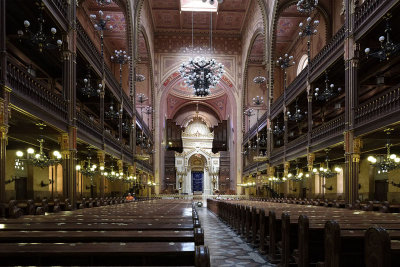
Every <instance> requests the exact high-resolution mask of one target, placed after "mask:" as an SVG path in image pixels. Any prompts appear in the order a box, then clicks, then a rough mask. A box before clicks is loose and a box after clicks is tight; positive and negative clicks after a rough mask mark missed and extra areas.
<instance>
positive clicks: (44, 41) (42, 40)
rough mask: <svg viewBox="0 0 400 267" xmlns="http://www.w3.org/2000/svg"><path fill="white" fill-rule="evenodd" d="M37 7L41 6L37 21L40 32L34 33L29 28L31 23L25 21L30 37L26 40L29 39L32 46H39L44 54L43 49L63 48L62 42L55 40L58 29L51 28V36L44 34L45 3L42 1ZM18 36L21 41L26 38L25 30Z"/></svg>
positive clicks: (26, 30) (26, 31) (20, 31)
mask: <svg viewBox="0 0 400 267" xmlns="http://www.w3.org/2000/svg"><path fill="white" fill-rule="evenodd" d="M37 5H38V6H39V17H38V18H37V21H38V23H39V26H38V28H39V30H38V31H37V32H35V33H34V32H32V31H31V30H30V28H29V27H30V26H31V23H30V21H29V20H24V26H25V33H27V34H28V35H29V36H27V37H26V39H28V40H29V41H30V42H31V43H32V44H34V45H37V46H38V48H39V52H40V53H42V52H43V49H54V48H57V47H58V48H61V45H62V44H63V42H62V40H61V39H57V40H55V36H56V33H57V29H56V28H54V27H52V28H50V34H47V33H45V32H44V29H43V28H44V25H46V23H45V19H44V17H43V10H44V3H43V2H42V1H40V3H38V4H37ZM17 34H18V38H19V39H20V40H21V39H22V38H23V37H24V31H23V30H18V31H17Z"/></svg>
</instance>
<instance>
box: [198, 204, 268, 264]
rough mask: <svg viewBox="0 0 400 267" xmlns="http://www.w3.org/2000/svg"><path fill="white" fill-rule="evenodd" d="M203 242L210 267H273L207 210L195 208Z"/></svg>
mask: <svg viewBox="0 0 400 267" xmlns="http://www.w3.org/2000/svg"><path fill="white" fill-rule="evenodd" d="M197 211H198V214H199V217H200V223H201V226H202V227H203V229H204V242H205V245H206V246H208V248H209V250H210V256H211V266H213V267H214V266H215V267H216V266H218V267H225V266H246V267H250V266H268V267H269V266H275V265H274V264H271V263H269V262H268V261H267V260H266V259H265V257H263V256H261V255H260V254H259V253H258V252H257V250H255V249H253V248H251V247H250V246H249V245H248V244H247V243H246V242H245V241H243V240H242V238H240V237H239V236H238V235H237V234H236V233H235V232H234V231H232V230H231V229H230V228H229V227H228V226H227V225H226V224H225V223H223V222H222V221H221V220H220V219H219V218H218V217H217V216H215V215H214V214H213V213H212V212H210V211H209V210H208V209H207V208H204V207H203V208H197Z"/></svg>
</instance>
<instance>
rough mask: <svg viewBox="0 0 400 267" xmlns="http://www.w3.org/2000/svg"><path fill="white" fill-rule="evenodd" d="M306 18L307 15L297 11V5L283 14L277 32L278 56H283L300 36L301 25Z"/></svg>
mask: <svg viewBox="0 0 400 267" xmlns="http://www.w3.org/2000/svg"><path fill="white" fill-rule="evenodd" d="M306 18H307V16H306V15H304V14H302V13H299V12H298V11H297V7H296V5H292V6H290V7H289V8H287V9H285V10H284V11H283V12H282V13H281V16H280V17H279V20H278V25H277V30H276V53H277V55H281V54H283V53H285V51H287V50H288V48H289V46H290V44H292V43H293V41H294V40H295V39H296V38H297V36H298V35H299V34H298V33H299V23H300V22H302V21H304V20H305V19H306Z"/></svg>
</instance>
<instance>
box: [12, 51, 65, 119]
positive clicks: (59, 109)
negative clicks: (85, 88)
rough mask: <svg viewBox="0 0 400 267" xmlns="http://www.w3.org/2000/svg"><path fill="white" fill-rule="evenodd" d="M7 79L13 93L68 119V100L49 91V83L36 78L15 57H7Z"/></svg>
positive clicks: (33, 104)
mask: <svg viewBox="0 0 400 267" xmlns="http://www.w3.org/2000/svg"><path fill="white" fill-rule="evenodd" d="M7 80H8V83H9V85H10V87H11V89H12V90H13V94H17V95H18V96H20V97H22V98H24V100H25V101H29V102H31V104H32V106H35V105H38V106H40V107H41V108H42V109H44V110H47V111H49V112H50V113H51V114H53V115H56V116H59V117H60V118H61V119H62V120H66V119H67V102H66V101H65V100H64V99H63V97H62V96H61V95H58V94H56V93H54V92H51V91H49V90H48V89H47V88H48V85H47V84H46V83H44V82H43V81H40V80H37V79H35V78H34V77H33V76H32V75H31V74H29V73H28V71H27V70H26V69H25V67H24V66H21V65H20V64H19V63H18V62H17V61H16V60H15V59H14V58H12V57H10V56H9V57H8V58H7Z"/></svg>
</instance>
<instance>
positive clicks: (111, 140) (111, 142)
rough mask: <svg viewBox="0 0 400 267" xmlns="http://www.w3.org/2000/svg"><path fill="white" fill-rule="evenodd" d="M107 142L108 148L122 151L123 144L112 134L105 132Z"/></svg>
mask: <svg viewBox="0 0 400 267" xmlns="http://www.w3.org/2000/svg"><path fill="white" fill-rule="evenodd" d="M104 136H105V142H106V144H107V145H108V146H110V147H112V148H113V149H115V150H116V151H118V152H119V151H121V142H120V140H118V139H117V138H116V137H114V136H113V135H112V134H111V133H109V132H107V131H105V132H104Z"/></svg>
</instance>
